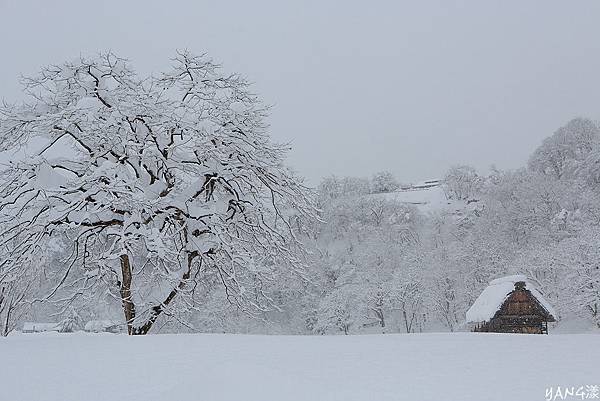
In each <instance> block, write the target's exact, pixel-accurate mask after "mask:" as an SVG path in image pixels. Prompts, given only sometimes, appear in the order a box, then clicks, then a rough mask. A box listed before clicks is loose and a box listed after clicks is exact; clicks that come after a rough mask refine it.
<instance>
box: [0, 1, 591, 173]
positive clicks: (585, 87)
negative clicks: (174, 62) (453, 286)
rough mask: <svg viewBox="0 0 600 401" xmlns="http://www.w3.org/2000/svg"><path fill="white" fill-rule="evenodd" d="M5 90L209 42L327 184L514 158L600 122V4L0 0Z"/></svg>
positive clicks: (300, 163) (5, 94) (512, 164)
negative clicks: (58, 71)
mask: <svg viewBox="0 0 600 401" xmlns="http://www.w3.org/2000/svg"><path fill="white" fill-rule="evenodd" d="M0 35H1V36H0V37H1V38H2V39H1V42H0V43H1V52H0V54H1V59H0V61H1V62H0V98H4V99H6V100H9V101H13V100H17V99H20V98H22V95H21V92H20V86H19V82H18V79H19V75H20V74H26V75H27V74H32V73H34V72H35V71H36V70H37V69H38V68H39V67H40V66H41V65H45V64H49V63H58V62H61V61H64V60H66V59H73V58H74V57H77V56H78V55H79V54H80V53H82V54H89V53H95V52H97V51H100V50H109V49H110V50H113V51H114V52H116V53H117V54H119V55H120V56H122V57H126V58H129V59H130V60H131V61H132V63H133V64H134V66H135V67H136V68H137V69H138V70H140V71H141V72H144V73H147V72H151V71H158V70H160V69H162V68H164V67H165V66H166V65H168V64H169V59H170V57H172V56H173V54H174V52H175V49H184V48H187V49H189V50H191V51H193V52H198V53H200V52H207V53H208V54H209V55H210V56H211V57H212V58H213V59H215V60H216V61H219V62H221V63H222V64H223V65H224V67H225V69H226V70H228V71H232V72H239V73H242V74H243V75H245V76H246V77H248V78H249V79H250V80H251V81H253V82H254V88H253V89H254V91H255V92H257V93H259V94H260V95H261V96H262V97H263V99H264V100H265V101H266V102H267V103H269V104H272V105H274V108H273V110H272V114H271V118H270V123H271V135H272V137H273V138H274V139H275V140H276V141H279V142H290V143H291V144H292V146H293V150H292V152H291V153H290V157H289V163H290V164H291V165H292V166H293V167H294V168H295V169H296V170H298V171H299V172H300V173H301V174H303V175H304V176H306V177H307V178H308V179H309V182H311V183H312V184H316V183H317V182H318V180H319V179H320V178H321V177H323V176H327V175H330V174H336V175H358V176H369V175H371V174H373V173H374V172H376V171H379V170H390V171H392V172H394V173H395V174H396V175H397V176H398V177H399V178H400V179H401V180H402V181H411V180H419V179H425V178H436V177H439V176H441V175H442V174H443V172H444V171H445V170H446V169H447V168H448V167H449V166H451V165H453V164H457V163H462V164H471V165H474V166H475V167H477V168H479V169H484V170H485V169H487V168H488V167H489V166H490V165H491V164H496V166H497V167H499V168H516V167H519V166H521V165H524V163H525V162H526V161H527V158H528V155H529V154H530V153H531V151H532V150H533V149H534V148H535V147H536V146H537V144H539V142H540V141H541V140H542V139H543V138H544V137H546V136H548V135H550V134H552V132H553V131H554V130H555V129H556V128H558V127H559V126H561V125H563V124H564V123H566V122H567V121H568V120H569V119H570V118H573V117H576V116H586V117H590V118H593V119H598V118H600V85H599V84H600V79H599V78H600V76H599V75H600V1H596V0H590V1H548V0H544V1H541V0H540V1H482V0H477V1H471V2H466V1H465V2H461V1H447V0H443V1H437V2H426V1H412V2H402V1H389V2H377V1H368V2H367V1H363V2H352V1H339V2H326V1H314V2H311V1H302V2H300V1H298V2H291V1H289V2H288V1H281V0H279V1H277V0H273V1H257V0H254V1H239V2H233V1H210V2H204V1H185V2H184V1H167V0H162V1H149V0H146V1H139V2H134V1H124V0H123V1H107V0H102V1H94V2H86V1H82V0H78V1H61V0H54V1H47V0H45V1H27V0H19V1H16V0H15V1H12V0H0Z"/></svg>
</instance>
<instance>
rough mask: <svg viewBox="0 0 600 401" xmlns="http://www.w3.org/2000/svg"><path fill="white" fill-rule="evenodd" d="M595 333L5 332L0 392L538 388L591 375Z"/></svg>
mask: <svg viewBox="0 0 600 401" xmlns="http://www.w3.org/2000/svg"><path fill="white" fill-rule="evenodd" d="M599 360H600V336H599V335H593V334H579V335H572V334H569V335H549V336H544V335H504V334H473V333H458V334H415V335H379V336H376V335H364V336H305V337H296V336H244V335H151V336H146V337H127V336H125V335H109V334H103V335H89V334H71V335H69V334H30V335H26V334H16V335H13V336H10V337H9V338H6V339H0V399H2V400H6V401H19V400H28V401H39V400H44V401H71V400H73V401H94V400H103V401H113V400H114V401H117V400H136V399H139V400H144V401H152V400H184V401H185V400H207V401H211V400H212V401H216V400H231V401H254V400H257V401H258V400H261V401H265V400H277V401H283V400H303V401H309V400H344V401H350V400H365V401H370V400H378V401H383V400H394V401H398V400H456V401H468V400H478V401H480V400H502V401H511V400H515V401H516V400H544V399H545V389H546V387H549V386H558V385H561V386H580V385H586V384H600V375H599V374H598V370H597V364H598V361H599Z"/></svg>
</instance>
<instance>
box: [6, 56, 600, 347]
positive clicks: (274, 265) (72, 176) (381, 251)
mask: <svg viewBox="0 0 600 401" xmlns="http://www.w3.org/2000/svg"><path fill="white" fill-rule="evenodd" d="M24 85H25V91H26V93H27V95H28V99H27V101H26V102H24V103H22V104H6V105H4V106H3V107H2V108H1V109H0V150H1V151H2V153H1V155H0V157H1V161H2V164H1V166H0V243H1V244H2V247H1V248H0V256H1V258H0V334H3V335H6V334H7V333H8V332H10V331H11V330H12V329H14V328H15V327H17V326H18V325H19V324H21V323H22V322H23V321H24V320H25V319H31V320H42V321H58V320H60V321H63V322H65V324H66V325H68V327H71V328H76V327H77V326H80V325H81V324H82V322H84V321H86V320H91V319H112V320H116V321H120V322H121V324H122V326H123V328H124V330H125V331H127V332H128V333H130V334H145V333H148V332H150V331H151V332H160V331H162V332H165V331H173V332H180V331H192V332H194V331H201V332H207V331H208V332H273V333H275V332H277V333H298V334H326V333H346V334H348V333H358V332H385V333H389V332H421V331H432V330H450V331H455V330H462V329H464V328H465V327H464V316H465V311H466V310H467V308H468V307H469V306H470V305H471V304H472V303H473V301H474V300H475V298H476V297H477V296H478V295H479V293H480V292H481V290H482V289H483V288H484V287H485V286H486V284H487V283H488V282H489V281H490V280H491V279H493V278H495V277H497V276H499V275H503V274H509V273H524V274H527V275H528V276H529V277H530V278H531V279H532V280H534V281H535V282H536V283H537V284H538V286H539V287H540V289H541V290H542V291H543V292H544V293H545V295H547V297H548V298H549V299H550V300H551V301H552V302H553V303H554V304H555V306H556V308H557V310H558V311H559V313H560V314H561V317H562V318H565V319H566V318H570V317H579V318H583V319H587V320H588V321H590V322H591V323H592V324H596V325H598V324H600V314H599V309H598V308H599V303H600V261H599V257H600V254H599V251H598V247H597V244H598V240H599V239H600V130H599V128H598V126H597V124H595V123H594V122H592V121H590V120H587V119H582V118H578V119H574V120H572V121H570V122H569V123H567V124H566V125H565V126H564V127H561V128H560V129H558V130H557V131H556V132H555V133H554V134H553V135H551V136H550V137H548V138H547V139H546V140H545V141H544V142H543V143H542V144H541V145H540V146H539V147H538V149H536V150H535V151H534V152H533V154H532V155H531V158H530V161H529V163H528V165H527V166H526V167H523V168H521V169H519V170H516V171H498V170H495V169H494V170H493V171H492V172H491V173H489V174H486V175H483V174H481V173H479V172H477V171H476V170H475V169H474V168H472V167H469V166H455V167H452V168H451V169H449V171H448V172H447V174H446V175H445V177H444V180H443V193H444V194H445V196H446V197H447V202H444V204H446V203H447V204H448V205H447V206H444V207H440V208H437V209H433V210H422V209H419V208H418V207H417V206H415V205H412V204H409V203H403V202H401V201H399V200H398V199H397V198H395V197H394V196H388V194H389V193H393V191H396V190H398V188H399V187H400V185H399V183H398V180H397V179H396V178H395V177H394V176H393V175H392V174H391V173H389V172H381V173H377V174H374V175H373V176H372V177H371V178H358V177H341V178H340V177H333V176H330V177H329V178H325V179H324V180H323V181H322V182H321V183H320V185H319V186H318V188H317V189H316V191H315V190H311V189H309V188H307V187H306V186H305V185H304V184H303V182H302V179H301V178H299V177H297V176H296V175H295V174H294V173H292V172H291V171H290V170H289V169H287V168H286V167H285V164H284V163H285V154H286V151H287V148H286V147H285V146H280V145H277V144H274V143H273V142H272V141H271V140H270V139H269V137H268V135H267V124H266V122H265V118H266V116H267V112H268V109H267V108H266V107H265V106H264V105H263V104H262V103H261V102H260V100H259V99H258V97H257V96H256V95H254V94H253V93H252V92H251V90H250V87H249V85H248V83H247V82H246V81H245V80H244V79H243V78H241V77H240V76H238V75H235V74H226V73H224V72H223V70H222V69H221V68H220V66H218V65H217V64H215V63H213V62H212V61H210V59H208V58H207V57H205V56H201V57H197V56H194V55H192V54H189V53H186V52H184V53H180V54H177V55H176V57H175V58H174V59H173V61H172V67H171V68H170V69H169V70H168V71H166V72H164V73H162V74H159V75H156V76H150V77H141V76H139V75H137V74H136V72H135V71H134V70H133V68H132V67H131V65H130V64H129V63H128V62H127V61H126V60H123V59H120V58H118V57H117V56H115V55H113V54H110V53H109V54H102V55H100V56H98V57H93V58H81V59H79V60H76V61H74V62H69V63H65V64H62V65H59V66H50V67H47V68H45V69H43V70H42V71H41V72H40V74H39V75H37V76H35V77H32V78H27V79H25V80H24Z"/></svg>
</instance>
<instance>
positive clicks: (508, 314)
mask: <svg viewBox="0 0 600 401" xmlns="http://www.w3.org/2000/svg"><path fill="white" fill-rule="evenodd" d="M556 316H557V315H556V312H555V311H554V308H552V305H550V303H549V302H548V301H547V300H546V299H544V297H543V296H542V294H541V293H540V292H539V291H538V290H537V289H536V288H535V286H534V285H533V284H531V283H530V282H529V281H528V280H527V278H526V277H525V276H523V275H514V276H508V277H502V278H499V279H496V280H493V281H492V282H490V285H489V286H488V287H487V288H486V289H485V290H483V292H482V293H481V295H479V297H478V298H477V300H475V303H474V304H473V306H471V308H470V309H469V310H468V311H467V322H468V323H472V324H474V328H473V331H477V332H494V333H529V334H547V333H548V322H554V321H555V320H556Z"/></svg>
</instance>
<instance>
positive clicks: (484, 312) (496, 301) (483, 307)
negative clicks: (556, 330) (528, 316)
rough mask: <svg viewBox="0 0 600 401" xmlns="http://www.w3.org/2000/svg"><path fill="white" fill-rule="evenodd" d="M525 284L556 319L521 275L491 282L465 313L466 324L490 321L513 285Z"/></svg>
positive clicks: (540, 295) (548, 305) (538, 294)
mask: <svg viewBox="0 0 600 401" xmlns="http://www.w3.org/2000/svg"><path fill="white" fill-rule="evenodd" d="M519 281H524V282H525V288H526V289H527V290H529V292H531V295H533V296H534V297H535V298H536V299H537V301H538V302H539V303H540V305H542V306H543V307H544V309H546V311H547V312H548V313H550V314H551V315H552V316H554V317H555V318H556V316H557V314H556V311H555V310H554V308H553V307H552V305H550V303H549V302H548V301H547V300H546V299H545V298H544V297H543V296H542V294H541V293H540V292H539V291H538V290H537V288H535V286H534V285H533V284H532V283H531V282H530V281H529V280H527V277H526V276H524V275H522V274H516V275H513V276H506V277H500V278H497V279H495V280H492V281H491V282H490V284H489V285H488V286H487V287H486V289H485V290H483V292H482V293H481V295H479V297H478V298H477V299H476V300H475V303H474V304H473V306H471V307H470V308H469V310H468V311H467V323H478V322H486V321H488V320H490V319H491V318H492V317H494V315H495V314H496V312H497V311H498V309H500V307H501V306H502V304H503V303H504V301H505V300H506V298H507V297H508V295H509V294H510V293H511V292H512V291H513V290H514V289H515V283H517V282H519Z"/></svg>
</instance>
